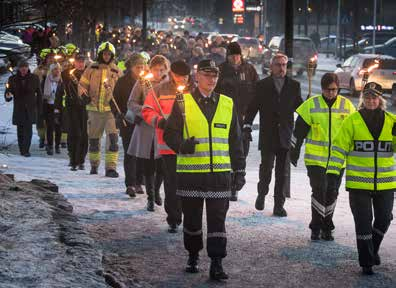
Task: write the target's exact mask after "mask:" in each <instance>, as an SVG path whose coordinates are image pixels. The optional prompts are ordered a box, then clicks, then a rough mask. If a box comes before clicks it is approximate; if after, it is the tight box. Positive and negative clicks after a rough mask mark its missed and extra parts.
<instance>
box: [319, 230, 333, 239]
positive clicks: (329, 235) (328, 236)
mask: <svg viewBox="0 0 396 288" xmlns="http://www.w3.org/2000/svg"><path fill="white" fill-rule="evenodd" d="M320 238H322V239H323V240H325V241H334V237H333V235H332V232H331V230H322V233H321V234H320Z"/></svg>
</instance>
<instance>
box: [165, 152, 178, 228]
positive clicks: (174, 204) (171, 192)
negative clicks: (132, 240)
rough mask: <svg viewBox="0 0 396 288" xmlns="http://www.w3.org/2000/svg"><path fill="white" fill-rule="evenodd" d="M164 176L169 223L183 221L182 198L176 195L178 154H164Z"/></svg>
mask: <svg viewBox="0 0 396 288" xmlns="http://www.w3.org/2000/svg"><path fill="white" fill-rule="evenodd" d="M162 171H163V176H164V190H165V212H166V214H168V217H167V218H166V221H167V222H168V224H169V225H171V224H177V225H180V224H181V223H182V210H181V199H180V197H179V196H177V195H176V187H177V183H176V179H177V178H176V155H162Z"/></svg>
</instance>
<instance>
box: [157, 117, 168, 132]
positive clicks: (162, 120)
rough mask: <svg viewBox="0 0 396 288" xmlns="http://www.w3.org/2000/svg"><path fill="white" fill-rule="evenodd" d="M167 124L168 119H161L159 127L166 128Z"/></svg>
mask: <svg viewBox="0 0 396 288" xmlns="http://www.w3.org/2000/svg"><path fill="white" fill-rule="evenodd" d="M165 125H166V119H165V118H162V119H161V120H159V121H158V125H157V126H158V128H159V129H162V130H164V129H165Z"/></svg>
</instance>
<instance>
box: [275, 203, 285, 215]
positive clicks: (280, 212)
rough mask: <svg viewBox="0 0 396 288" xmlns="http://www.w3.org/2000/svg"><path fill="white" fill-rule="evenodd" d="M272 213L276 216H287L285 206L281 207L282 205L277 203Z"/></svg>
mask: <svg viewBox="0 0 396 288" xmlns="http://www.w3.org/2000/svg"><path fill="white" fill-rule="evenodd" d="M273 214H274V216H277V217H286V216H287V212H286V210H285V208H283V206H278V205H275V206H274V213H273Z"/></svg>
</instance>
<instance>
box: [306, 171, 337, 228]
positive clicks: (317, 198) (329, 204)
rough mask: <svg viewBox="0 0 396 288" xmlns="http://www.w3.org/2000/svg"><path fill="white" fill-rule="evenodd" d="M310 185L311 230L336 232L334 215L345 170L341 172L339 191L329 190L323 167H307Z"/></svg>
mask: <svg viewBox="0 0 396 288" xmlns="http://www.w3.org/2000/svg"><path fill="white" fill-rule="evenodd" d="M307 170H308V177H309V183H310V185H311V188H312V195H311V213H312V220H311V223H310V224H309V228H310V229H311V230H314V231H319V230H323V231H331V230H334V228H335V227H334V223H333V215H334V210H335V207H336V203H337V197H338V189H339V188H340V185H341V180H342V175H343V174H344V169H342V170H341V173H340V177H339V181H338V183H337V191H330V190H328V189H327V175H326V169H325V168H323V167H321V166H307Z"/></svg>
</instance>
